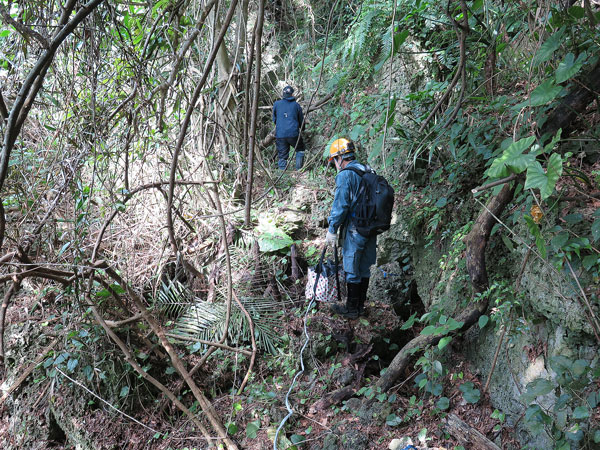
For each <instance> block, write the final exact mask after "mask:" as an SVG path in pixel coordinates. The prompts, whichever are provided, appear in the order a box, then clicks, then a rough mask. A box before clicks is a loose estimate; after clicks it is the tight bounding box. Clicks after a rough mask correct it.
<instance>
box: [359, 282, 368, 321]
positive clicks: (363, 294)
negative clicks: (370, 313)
mask: <svg viewBox="0 0 600 450" xmlns="http://www.w3.org/2000/svg"><path fill="white" fill-rule="evenodd" d="M368 289H369V278H362V279H361V281H360V294H359V298H358V315H359V316H366V315H367V310H366V309H365V302H366V301H367V290H368Z"/></svg>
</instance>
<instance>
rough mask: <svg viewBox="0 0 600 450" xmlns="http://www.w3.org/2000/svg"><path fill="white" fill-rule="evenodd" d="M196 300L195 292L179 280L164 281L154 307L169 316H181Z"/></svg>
mask: <svg viewBox="0 0 600 450" xmlns="http://www.w3.org/2000/svg"><path fill="white" fill-rule="evenodd" d="M194 302H195V300H194V294H193V293H192V292H191V291H190V290H189V289H188V288H187V287H185V286H184V285H183V284H181V282H180V281H179V280H171V281H169V282H168V283H165V282H164V281H163V282H162V284H161V287H160V290H159V291H158V292H157V294H156V297H155V298H154V302H153V303H154V308H155V309H156V310H157V311H159V312H160V313H162V314H164V315H165V316H167V317H179V316H180V315H181V314H182V313H183V312H184V311H185V310H187V309H188V307H189V306H190V305H193V304H194Z"/></svg>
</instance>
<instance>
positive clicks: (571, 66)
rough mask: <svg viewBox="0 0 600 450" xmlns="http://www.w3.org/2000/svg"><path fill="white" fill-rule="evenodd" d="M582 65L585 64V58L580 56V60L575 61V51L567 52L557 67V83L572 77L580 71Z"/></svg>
mask: <svg viewBox="0 0 600 450" xmlns="http://www.w3.org/2000/svg"><path fill="white" fill-rule="evenodd" d="M580 59H581V61H580ZM581 66H583V58H578V60H577V61H575V55H573V53H567V54H566V55H565V57H564V59H563V60H562V61H561V62H560V64H559V65H558V68H557V69H556V73H555V76H556V83H562V82H563V81H567V80H568V79H570V78H572V77H573V76H574V75H575V74H577V72H579V70H580V69H581Z"/></svg>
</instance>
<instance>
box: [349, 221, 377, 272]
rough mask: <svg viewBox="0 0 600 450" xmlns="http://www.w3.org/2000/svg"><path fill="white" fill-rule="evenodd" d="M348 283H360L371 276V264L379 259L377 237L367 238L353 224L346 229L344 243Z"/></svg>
mask: <svg viewBox="0 0 600 450" xmlns="http://www.w3.org/2000/svg"><path fill="white" fill-rule="evenodd" d="M342 257H343V260H344V272H346V282H347V283H360V282H361V281H362V279H363V278H369V277H370V276H371V266H372V265H373V264H375V261H376V259H377V237H376V236H374V237H371V238H366V237H364V236H363V235H361V234H360V233H359V232H358V231H357V230H356V227H355V226H354V225H352V224H350V225H349V226H348V228H347V229H346V237H345V238H344V244H343V245H342Z"/></svg>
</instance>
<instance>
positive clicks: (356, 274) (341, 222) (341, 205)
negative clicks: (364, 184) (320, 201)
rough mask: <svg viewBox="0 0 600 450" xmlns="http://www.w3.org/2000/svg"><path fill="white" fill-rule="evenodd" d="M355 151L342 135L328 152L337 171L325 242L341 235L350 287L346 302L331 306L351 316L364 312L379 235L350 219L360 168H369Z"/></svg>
mask: <svg viewBox="0 0 600 450" xmlns="http://www.w3.org/2000/svg"><path fill="white" fill-rule="evenodd" d="M355 151H356V148H355V146H354V143H353V142H352V141H351V140H350V139H347V138H340V139H336V140H335V141H333V143H332V144H331V146H330V147H329V156H328V163H329V164H331V163H333V164H334V165H335V168H336V170H337V175H336V177H335V195H334V199H333V204H332V205H331V212H330V214H329V219H328V229H327V235H326V237H325V242H326V244H327V245H330V246H332V245H335V244H336V241H337V240H338V235H339V238H340V241H342V260H343V267H344V272H345V276H346V284H347V287H348V295H347V299H346V305H339V304H334V305H333V306H332V308H331V309H332V310H333V312H334V313H337V314H340V315H341V316H343V317H345V318H348V319H356V318H357V317H358V316H359V315H365V308H364V305H365V301H366V298H367V289H368V287H369V278H370V276H371V266H372V265H373V264H375V260H376V257H377V237H376V236H372V237H365V236H363V235H361V234H360V233H359V232H358V230H357V228H356V226H355V224H354V223H353V221H352V220H351V218H352V216H353V213H354V209H355V206H356V200H357V197H358V193H359V188H360V184H361V176H360V175H359V174H358V173H357V172H359V173H360V172H362V173H364V172H366V171H367V170H370V168H369V167H368V166H365V165H363V164H360V163H359V162H358V161H357V160H356V157H355ZM345 169H349V170H345Z"/></svg>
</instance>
